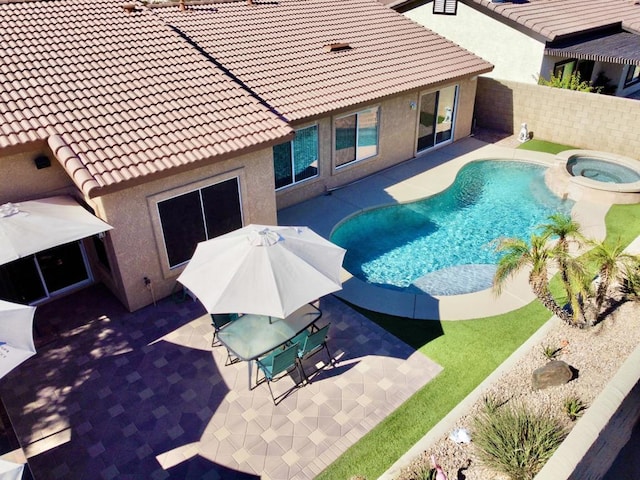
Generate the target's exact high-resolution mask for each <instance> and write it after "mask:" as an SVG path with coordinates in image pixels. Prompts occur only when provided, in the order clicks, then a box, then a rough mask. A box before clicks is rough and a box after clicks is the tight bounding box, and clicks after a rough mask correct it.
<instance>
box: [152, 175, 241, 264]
mask: <svg viewBox="0 0 640 480" xmlns="http://www.w3.org/2000/svg"><path fill="white" fill-rule="evenodd" d="M158 213H159V214H160V223H161V225H162V235H163V238H164V244H165V248H166V251H167V258H168V260H169V267H170V268H173V267H177V266H179V265H181V264H183V263H185V262H187V261H188V260H189V259H191V257H192V256H193V252H194V251H195V249H196V246H197V245H198V242H202V241H204V240H208V239H210V238H214V237H217V236H219V235H222V234H225V233H228V232H230V231H232V230H235V229H237V228H240V227H242V210H241V207H240V189H239V185H238V179H237V178H232V179H230V180H226V181H224V182H221V183H216V184H215V185H210V186H208V187H204V188H200V189H198V190H194V191H191V192H188V193H185V194H183V195H179V196H177V197H173V198H169V199H167V200H163V201H161V202H158Z"/></svg>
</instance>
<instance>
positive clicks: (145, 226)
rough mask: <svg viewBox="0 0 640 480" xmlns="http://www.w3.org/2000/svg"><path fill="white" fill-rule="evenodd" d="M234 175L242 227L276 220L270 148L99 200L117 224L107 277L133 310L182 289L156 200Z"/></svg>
mask: <svg viewBox="0 0 640 480" xmlns="http://www.w3.org/2000/svg"><path fill="white" fill-rule="evenodd" d="M234 177H238V178H239V185H240V203H241V207H242V217H243V223H244V225H248V224H250V223H259V224H275V223H276V202H275V195H274V190H273V185H274V179H273V160H272V154H271V149H270V148H269V149H263V150H260V151H258V152H254V153H251V154H247V155H244V156H240V157H237V158H233V159H230V160H227V161H223V162H218V163H210V164H207V165H204V166H202V167H200V168H197V169H193V170H189V171H186V172H182V173H179V174H176V175H172V176H170V177H166V178H163V179H159V180H155V181H150V182H147V183H144V184H142V185H138V186H135V187H131V188H127V189H125V190H122V191H120V192H116V193H112V194H109V195H105V196H103V197H100V198H97V199H95V200H96V204H97V209H98V210H99V211H100V216H101V218H103V219H104V220H105V221H106V222H108V223H109V224H110V225H112V226H113V227H114V228H113V230H111V231H110V232H109V233H108V234H107V235H108V238H109V241H108V244H109V250H110V252H111V253H112V255H111V256H110V262H111V263H112V265H111V270H112V272H113V275H112V276H111V279H109V280H105V279H103V281H104V282H105V283H106V284H107V285H108V286H109V287H110V288H111V289H112V290H113V291H114V293H115V294H116V295H117V296H118V297H119V298H120V300H121V301H122V302H123V303H124V304H125V306H126V307H127V308H129V310H131V311H133V310H137V309H139V308H141V307H143V306H145V305H148V304H150V303H152V301H153V300H154V299H158V298H162V297H166V296H168V295H170V294H171V293H172V292H174V289H176V288H180V286H179V285H178V286H177V287H176V278H177V276H178V275H179V274H180V273H181V272H182V270H183V269H184V267H183V266H179V267H175V268H173V269H170V268H169V265H168V260H167V258H166V251H165V248H164V243H163V237H162V231H161V227H160V219H159V216H158V213H157V206H156V205H157V202H158V201H160V200H164V199H167V198H171V197H175V196H177V195H180V194H183V193H187V192H190V191H193V190H195V189H197V188H200V187H204V186H207V185H212V184H215V183H219V182H222V181H225V180H228V179H230V178H234ZM113 252H117V253H116V254H115V255H113ZM144 277H147V278H149V279H150V280H151V288H150V289H148V288H147V287H146V286H145V284H144V280H143V279H144Z"/></svg>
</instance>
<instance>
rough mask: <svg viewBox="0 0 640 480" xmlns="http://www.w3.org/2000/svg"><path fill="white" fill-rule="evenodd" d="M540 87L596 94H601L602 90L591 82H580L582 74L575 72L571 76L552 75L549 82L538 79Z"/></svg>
mask: <svg viewBox="0 0 640 480" xmlns="http://www.w3.org/2000/svg"><path fill="white" fill-rule="evenodd" d="M538 85H545V86H547V87H554V88H564V89H566V90H576V91H578V92H595V93H600V90H601V88H595V87H593V86H592V85H591V84H590V83H589V82H587V81H583V80H580V72H574V73H572V74H571V75H569V76H564V77H563V76H562V75H559V76H557V77H556V76H555V75H553V74H552V75H551V76H550V77H549V80H547V79H545V78H543V77H538Z"/></svg>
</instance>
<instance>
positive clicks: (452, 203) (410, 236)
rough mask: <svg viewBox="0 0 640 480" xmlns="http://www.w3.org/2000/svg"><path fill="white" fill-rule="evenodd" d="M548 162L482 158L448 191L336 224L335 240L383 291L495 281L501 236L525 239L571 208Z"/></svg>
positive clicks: (352, 267)
mask: <svg viewBox="0 0 640 480" xmlns="http://www.w3.org/2000/svg"><path fill="white" fill-rule="evenodd" d="M545 170H546V167H543V166H540V165H537V164H531V163H524V162H515V161H497V160H482V161H476V162H471V163H469V164H468V165H466V166H465V167H464V168H462V169H461V170H460V172H459V173H458V176H457V177H456V180H455V182H454V183H453V185H451V186H450V187H449V188H448V189H447V190H445V191H443V192H441V193H439V194H437V195H434V196H432V197H429V198H426V199H423V200H420V201H417V202H412V203H408V204H400V205H390V206H385V207H380V208H375V209H372V210H368V211H366V212H363V213H361V214H358V215H355V216H353V217H350V218H349V219H347V220H346V221H345V222H343V223H341V224H340V225H338V227H337V228H336V229H335V230H334V232H333V234H332V235H331V240H332V241H333V242H334V243H336V244H337V245H340V246H342V247H344V248H346V250H347V254H346V256H345V261H344V266H345V268H346V269H347V270H348V271H349V272H350V273H351V274H352V275H354V276H356V277H358V278H360V279H362V280H364V281H366V282H368V283H371V284H375V285H379V286H382V287H384V288H390V289H394V290H402V291H407V292H412V293H426V294H430V295H457V294H461V293H470V292H474V291H479V290H484V289H486V288H489V287H490V286H491V281H492V279H493V272H494V271H495V265H496V263H497V261H498V254H497V253H496V252H495V245H496V243H497V240H498V239H499V238H502V237H518V238H523V239H527V238H529V236H530V234H531V233H532V232H533V231H534V229H535V227H536V226H538V225H540V224H541V223H544V222H545V221H547V219H548V217H549V215H551V214H553V213H556V212H563V213H568V212H569V211H570V209H571V207H572V205H573V202H572V201H570V200H564V201H563V200H561V199H559V198H558V197H556V196H555V195H553V194H552V193H551V192H550V191H549V189H548V188H547V187H546V185H545V183H544V172H545Z"/></svg>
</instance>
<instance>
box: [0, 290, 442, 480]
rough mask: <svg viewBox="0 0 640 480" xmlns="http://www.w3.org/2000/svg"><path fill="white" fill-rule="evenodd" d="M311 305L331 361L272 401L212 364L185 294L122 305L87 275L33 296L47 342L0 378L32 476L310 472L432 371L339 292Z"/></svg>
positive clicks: (241, 374)
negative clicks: (84, 281) (64, 292)
mask: <svg viewBox="0 0 640 480" xmlns="http://www.w3.org/2000/svg"><path fill="white" fill-rule="evenodd" d="M320 306H321V308H322V310H323V316H322V318H321V320H320V324H324V323H325V322H331V330H330V338H329V346H330V348H331V351H332V353H333V355H334V356H335V357H336V358H337V360H338V362H337V365H336V366H334V367H331V366H329V367H327V368H326V369H324V370H322V371H321V372H320V373H318V374H317V375H316V376H315V377H313V378H312V382H311V384H309V385H306V386H304V387H303V388H298V389H296V390H294V391H293V392H292V393H291V394H290V395H288V396H287V397H286V398H285V399H284V400H283V401H282V402H281V403H279V404H278V405H277V406H274V405H273V402H272V400H271V397H270V395H269V392H268V389H267V387H266V385H260V386H258V387H257V388H255V389H253V390H251V391H249V390H248V388H247V365H246V363H237V364H234V365H230V366H224V363H225V359H226V352H225V351H224V348H223V347H214V348H211V339H212V334H213V329H212V327H211V323H210V320H209V318H208V316H207V315H206V314H205V312H204V310H203V309H202V307H201V306H200V304H199V303H198V302H192V301H191V300H188V301H184V302H180V303H178V302H176V300H175V299H172V298H167V299H164V300H162V301H160V302H158V304H157V305H156V306H153V305H152V306H149V307H147V308H144V309H142V310H139V311H137V312H134V313H129V312H126V311H125V310H124V308H123V307H122V306H121V305H120V304H119V303H118V302H117V300H116V299H115V298H114V297H113V296H112V295H111V294H110V293H108V291H107V290H106V289H105V288H104V287H102V286H99V285H98V286H94V287H91V288H89V289H86V290H84V291H81V292H78V293H76V294H74V295H72V296H69V297H65V298H62V299H60V300H57V301H55V302H53V303H50V304H47V305H43V306H41V307H39V308H38V310H37V312H36V321H37V325H38V330H39V336H38V337H37V340H38V341H39V342H38V343H43V341H45V340H50V341H49V342H48V343H45V344H44V345H39V347H38V354H37V355H36V356H34V357H32V358H31V359H30V360H28V361H27V362H25V363H24V364H23V365H22V366H20V367H19V368H18V369H16V370H14V372H12V373H11V374H9V375H8V376H7V377H5V378H4V379H3V380H2V382H1V384H0V396H1V397H2V399H3V401H4V403H5V406H6V409H7V412H8V414H9V416H10V419H11V421H12V423H13V427H14V429H15V431H16V434H17V436H18V439H19V441H20V444H21V446H22V447H23V449H24V451H25V453H26V456H27V458H28V460H29V466H30V468H31V470H32V472H33V475H34V477H35V478H36V479H41V478H42V479H57V478H65V479H80V478H83V479H84V478H104V479H112V478H118V479H122V478H131V479H137V478H139V479H143V478H144V479H147V478H152V479H164V478H180V479H186V478H211V479H217V478H220V479H225V480H226V479H236V478H238V479H244V478H261V479H265V480H267V479H274V480H275V479H283V480H284V479H310V478H314V476H315V475H316V474H317V473H319V472H320V471H321V470H323V469H324V467H325V466H326V465H328V464H330V463H331V462H333V461H334V460H335V459H336V458H337V457H338V456H339V455H340V454H341V453H342V452H344V451H345V450H346V449H347V448H348V447H349V446H350V445H352V444H353V443H354V442H356V441H357V440H358V439H359V438H360V437H361V436H362V435H364V434H365V433H366V432H368V431H369V430H370V429H371V428H372V427H373V426H375V425H376V424H377V423H378V422H380V420H382V419H383V418H384V417H385V416H386V415H388V414H389V413H391V412H392V411H393V410H394V409H395V408H397V407H398V406H399V405H400V404H401V403H402V402H403V401H405V400H406V399H407V398H408V397H409V396H410V395H411V394H413V393H414V392H415V391H416V390H417V389H419V388H420V387H422V386H423V385H424V384H425V383H426V382H428V381H429V380H430V379H432V378H433V377H434V376H435V375H436V374H437V373H438V372H439V371H440V367H439V366H438V365H437V364H435V363H434V362H432V361H430V360H429V359H428V358H426V357H424V356H423V355H421V354H420V353H417V352H415V351H414V350H412V349H411V348H410V347H408V346H407V345H405V344H403V343H402V342H400V341H399V340H398V339H396V338H395V337H393V336H392V335H390V334H388V333H387V332H385V331H384V330H383V329H381V328H379V327H378V326H377V325H375V324H373V323H371V322H370V321H369V320H367V319H365V318H364V317H362V316H361V315H360V314H358V313H357V312H355V311H353V310H352V309H350V308H349V307H347V306H346V305H345V304H343V303H342V302H340V301H339V300H337V299H335V298H333V297H326V298H324V299H322V301H321V305H320ZM324 359H325V356H324V354H323V353H320V354H318V355H316V356H314V357H313V361H314V362H323V361H324ZM292 385H293V381H292V380H291V379H290V378H285V379H283V380H281V381H279V382H277V383H276V384H275V385H274V389H275V391H276V392H283V391H285V390H287V389H288V388H289V387H290V386H292Z"/></svg>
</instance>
